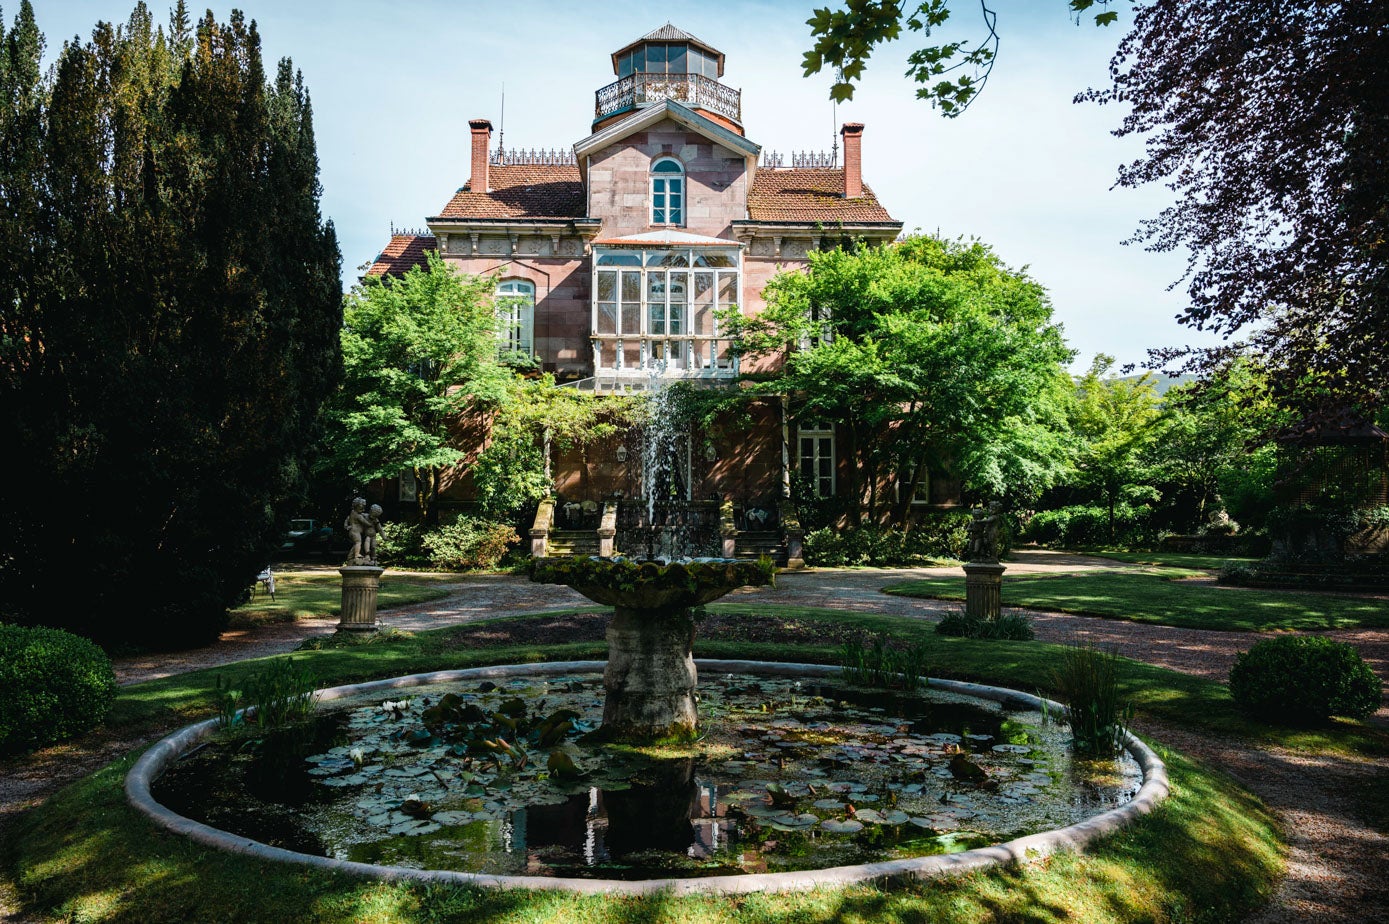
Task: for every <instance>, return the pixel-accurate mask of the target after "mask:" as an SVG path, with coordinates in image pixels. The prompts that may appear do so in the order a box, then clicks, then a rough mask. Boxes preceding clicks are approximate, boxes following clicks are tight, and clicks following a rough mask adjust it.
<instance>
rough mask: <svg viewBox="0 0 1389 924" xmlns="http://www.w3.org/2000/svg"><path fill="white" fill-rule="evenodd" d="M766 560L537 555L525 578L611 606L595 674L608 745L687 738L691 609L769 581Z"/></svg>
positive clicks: (693, 725)
mask: <svg viewBox="0 0 1389 924" xmlns="http://www.w3.org/2000/svg"><path fill="white" fill-rule="evenodd" d="M775 575H776V567H775V566H774V565H773V564H772V563H771V562H770V561H745V560H742V559H735V558H696V559H679V560H675V561H651V560H646V561H642V560H636V559H629V558H600V557H597V556H594V557H590V558H579V557H574V558H538V559H535V560H533V561H532V563H531V566H530V577H531V580H532V581H535V582H536V583H539V584H564V585H565V586H567V587H570V588H573V589H574V590H576V591H578V592H579V593H581V594H583V595H584V596H585V597H587V598H588V599H590V600H592V601H593V602H594V603H601V604H603V605H604V606H611V607H613V608H614V613H613V619H612V622H611V623H609V624H608V632H607V638H608V660H607V664H606V666H605V667H604V669H603V691H604V696H603V727H602V729H601V730H600V731H599V734H600V735H601V736H602V737H604V738H606V739H607V740H609V741H621V742H629V743H641V742H647V741H657V740H662V739H672V738H679V739H689V738H692V737H694V736H695V734H696V733H697V732H698V729H699V713H698V708H697V706H696V697H695V686H696V685H697V683H698V679H699V676H698V671H697V670H696V668H695V662H694V633H695V620H694V617H693V615H692V614H691V613H690V609H691V607H696V606H702V605H704V604H705V603H712V602H713V601H715V600H717V599H719V598H720V597H722V596H724V595H725V594H727V593H729V592H731V591H733V590H736V589H737V588H739V587H746V586H759V587H760V586H763V585H766V584H771V583H772V582H773V581H774V580H775Z"/></svg>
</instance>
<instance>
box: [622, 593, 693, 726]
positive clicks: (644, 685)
mask: <svg viewBox="0 0 1389 924" xmlns="http://www.w3.org/2000/svg"><path fill="white" fill-rule="evenodd" d="M694 629H695V627H694V619H693V618H692V617H691V616H690V611H689V610H685V609H676V610H638V609H631V608H629V607H625V606H619V607H617V608H616V611H615V613H614V614H613V621H612V623H611V624H609V626H608V666H607V667H606V668H605V669H604V670H603V689H604V691H606V693H607V695H606V697H605V698H604V700H603V730H604V733H605V734H609V735H611V736H613V737H614V738H616V739H619V740H646V739H653V738H669V737H672V736H686V737H687V736H689V735H691V734H693V733H694V731H695V729H696V727H697V726H698V724H699V717H698V714H697V713H696V711H695V684H696V683H697V682H698V674H697V673H696V671H695V663H694V655H693V649H694Z"/></svg>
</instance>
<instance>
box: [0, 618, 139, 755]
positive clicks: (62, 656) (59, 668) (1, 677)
mask: <svg viewBox="0 0 1389 924" xmlns="http://www.w3.org/2000/svg"><path fill="white" fill-rule="evenodd" d="M115 698H116V674H115V672H114V671H113V670H111V659H110V658H108V657H107V656H106V653H105V652H104V651H102V650H101V649H100V648H98V647H97V646H96V644H95V643H94V642H91V641H90V640H88V639H85V638H82V637H81V636H77V635H73V634H72V633H70V632H64V631H63V630H62V629H49V628H44V627H42V626H8V625H0V753H13V752H16V751H27V750H32V749H34V748H39V747H43V746H44V745H47V744H52V743H54V742H56V741H62V740H64V739H66V738H71V737H73V736H75V735H80V734H81V733H82V732H85V731H86V730H87V729H89V728H91V727H92V726H94V725H96V724H97V723H98V722H100V721H101V720H102V719H104V718H106V713H107V712H109V711H110V709H111V704H112V703H113V702H114V701H115Z"/></svg>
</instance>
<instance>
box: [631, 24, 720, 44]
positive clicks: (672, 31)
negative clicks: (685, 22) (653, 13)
mask: <svg viewBox="0 0 1389 924" xmlns="http://www.w3.org/2000/svg"><path fill="white" fill-rule="evenodd" d="M638 41H642V42H699V44H701V45H706V44H708V43H707V42H704V41H702V40H701V39H698V38H695V37H694V36H693V35H690V33H688V32H686V31H685V30H684V29H681V28H679V27H677V26H673V25H671V24H670V23H666V24H665V25H664V26H662V27H661V28H659V29H657V30H656V31H655V32H648V33H646V34H645V35H643V36H642V37H641V38H640V39H638Z"/></svg>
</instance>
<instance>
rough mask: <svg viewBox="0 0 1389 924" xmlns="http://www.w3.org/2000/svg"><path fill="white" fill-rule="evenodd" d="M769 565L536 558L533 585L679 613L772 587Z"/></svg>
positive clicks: (603, 601) (634, 607) (725, 560)
mask: <svg viewBox="0 0 1389 924" xmlns="http://www.w3.org/2000/svg"><path fill="white" fill-rule="evenodd" d="M775 574H776V569H775V567H773V566H772V565H770V564H764V563H762V562H756V561H745V560H743V559H737V558H693V559H677V560H675V561H669V562H667V561H660V560H654V561H643V560H638V559H632V558H599V557H597V556H594V557H591V558H579V557H574V558H538V559H535V560H534V561H533V562H532V564H531V580H532V581H535V582H536V583H537V584H565V585H567V586H569V587H572V588H573V589H574V590H576V591H578V592H579V593H581V594H583V595H584V596H585V597H587V598H588V599H590V600H592V601H593V602H594V603H601V604H603V605H604V606H617V607H624V608H626V609H631V610H653V611H662V612H668V613H669V612H678V611H680V610H687V609H689V608H690V607H692V606H703V605H704V604H706V603H712V602H713V601H715V600H717V599H719V598H720V597H722V596H724V595H725V594H727V593H729V592H730V591H733V590H736V589H737V588H739V587H745V586H751V587H761V586H764V585H767V584H770V583H772V581H773V579H774V577H775Z"/></svg>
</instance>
